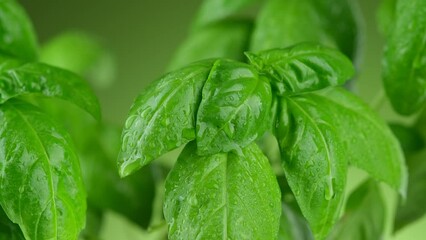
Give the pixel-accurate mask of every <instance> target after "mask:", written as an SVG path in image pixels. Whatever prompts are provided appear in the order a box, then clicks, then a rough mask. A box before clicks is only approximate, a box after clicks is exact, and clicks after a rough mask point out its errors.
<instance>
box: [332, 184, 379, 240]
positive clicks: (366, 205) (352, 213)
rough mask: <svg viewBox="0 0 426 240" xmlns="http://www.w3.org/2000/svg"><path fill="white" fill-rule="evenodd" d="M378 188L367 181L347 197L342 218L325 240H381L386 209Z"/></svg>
mask: <svg viewBox="0 0 426 240" xmlns="http://www.w3.org/2000/svg"><path fill="white" fill-rule="evenodd" d="M385 205H386V204H385V203H384V201H383V198H382V196H381V194H380V188H379V186H378V185H377V184H376V183H375V182H373V181H367V182H365V183H363V184H362V185H361V186H359V187H358V188H357V189H356V190H355V191H354V192H353V193H352V194H351V195H350V197H349V199H348V202H347V204H346V210H345V214H344V215H343V217H342V218H341V219H340V221H339V222H338V223H337V224H336V226H335V227H334V229H333V231H332V233H331V234H330V235H329V237H328V238H327V239H329V240H332V239H334V240H340V239H351V240H365V239H383V237H384V236H383V235H384V230H385V216H386V209H385Z"/></svg>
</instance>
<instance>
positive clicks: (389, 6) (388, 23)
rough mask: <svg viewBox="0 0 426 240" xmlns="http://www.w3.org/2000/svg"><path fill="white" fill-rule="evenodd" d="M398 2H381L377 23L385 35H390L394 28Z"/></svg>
mask: <svg viewBox="0 0 426 240" xmlns="http://www.w3.org/2000/svg"><path fill="white" fill-rule="evenodd" d="M396 2H397V0H380V6H379V10H378V12H377V22H378V26H379V30H380V32H381V33H382V34H383V35H388V33H390V32H391V31H392V29H393V27H394V25H393V23H394V22H395V8H396Z"/></svg>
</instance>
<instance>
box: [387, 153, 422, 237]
mask: <svg viewBox="0 0 426 240" xmlns="http://www.w3.org/2000/svg"><path fill="white" fill-rule="evenodd" d="M407 165H408V172H409V178H408V182H409V183H410V184H409V185H408V189H407V199H406V200H405V201H400V205H399V207H398V209H397V212H396V217H395V224H394V228H395V231H398V230H400V229H401V228H403V227H405V226H407V225H408V224H410V223H412V222H414V221H416V220H418V219H420V218H421V217H423V216H424V215H425V214H426V205H425V204H424V203H425V202H426V195H425V193H426V150H425V149H424V150H422V151H421V152H418V153H416V154H412V155H410V156H408V157H407Z"/></svg>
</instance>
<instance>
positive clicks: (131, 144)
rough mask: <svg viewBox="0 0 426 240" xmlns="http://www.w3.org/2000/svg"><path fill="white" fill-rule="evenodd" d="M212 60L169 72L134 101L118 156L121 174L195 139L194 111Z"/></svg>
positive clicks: (124, 174) (128, 172)
mask: <svg viewBox="0 0 426 240" xmlns="http://www.w3.org/2000/svg"><path fill="white" fill-rule="evenodd" d="M212 65H213V61H212V60H208V61H201V62H197V63H194V64H192V65H189V66H187V67H185V68H182V69H179V70H177V71H174V72H170V73H168V74H166V75H164V76H163V77H161V78H160V79H159V80H157V81H155V82H153V83H152V84H151V85H150V86H149V87H148V88H147V89H146V90H145V91H143V92H142V93H141V95H139V97H138V98H137V99H136V100H135V102H134V103H133V106H132V107H131V109H130V113H129V115H128V117H127V120H126V124H125V126H124V129H123V133H122V144H121V151H120V154H119V158H118V166H119V173H120V175H121V176H122V177H124V176H127V175H129V174H131V173H133V172H134V171H136V170H138V169H140V168H141V167H143V166H145V165H146V164H148V163H149V162H151V161H152V160H154V159H156V158H158V157H160V156H161V155H163V154H165V153H167V152H169V151H171V150H173V149H176V148H178V147H180V146H182V145H184V144H186V143H188V142H189V141H192V140H194V139H195V114H196V112H197V109H198V105H199V103H200V101H201V90H202V88H203V85H204V82H205V81H206V79H207V77H208V75H209V72H210V69H211V67H212Z"/></svg>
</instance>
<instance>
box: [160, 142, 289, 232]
mask: <svg viewBox="0 0 426 240" xmlns="http://www.w3.org/2000/svg"><path fill="white" fill-rule="evenodd" d="M280 215H281V204H280V191H279V187H278V184H277V181H276V178H275V176H274V173H273V172H272V169H271V167H270V165H269V162H268V159H267V158H266V157H265V156H264V155H263V154H262V152H261V151H260V149H259V148H258V147H257V146H256V145H254V144H252V145H250V146H248V147H246V148H244V149H243V150H242V155H240V156H239V155H236V154H235V153H232V152H231V153H219V154H215V155H210V156H204V157H201V156H198V155H197V154H196V153H195V144H193V143H191V144H189V145H188V146H187V147H186V148H185V149H184V150H183V152H182V154H181V155H180V157H179V159H178V161H177V163H176V165H175V166H174V168H173V170H172V171H171V172H170V174H169V176H168V177H167V180H166V196H165V204H164V216H165V218H166V221H167V222H168V224H169V239H276V238H277V234H278V227H279V219H280Z"/></svg>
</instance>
